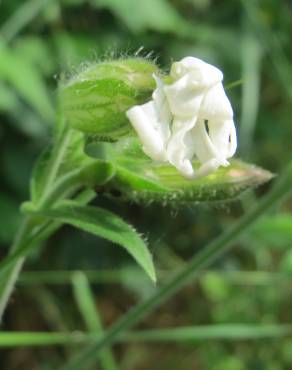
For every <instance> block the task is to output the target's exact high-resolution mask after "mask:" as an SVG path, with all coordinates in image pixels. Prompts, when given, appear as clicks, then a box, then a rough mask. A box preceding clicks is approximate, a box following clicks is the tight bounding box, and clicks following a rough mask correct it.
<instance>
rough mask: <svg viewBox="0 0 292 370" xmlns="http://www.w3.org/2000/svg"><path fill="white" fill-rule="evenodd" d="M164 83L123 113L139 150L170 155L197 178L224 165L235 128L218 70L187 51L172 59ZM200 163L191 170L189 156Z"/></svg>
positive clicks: (155, 156) (232, 145)
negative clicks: (169, 79) (148, 98)
mask: <svg viewBox="0 0 292 370" xmlns="http://www.w3.org/2000/svg"><path fill="white" fill-rule="evenodd" d="M170 76H171V77H172V78H173V80H174V82H173V83H172V84H170V85H167V84H164V83H163V82H162V81H161V80H160V79H159V78H158V77H157V76H154V78H155V80H156V84H157V87H156V89H155V90H154V92H153V94H152V100H151V101H150V102H148V103H146V104H143V105H136V106H134V107H132V108H130V109H129V110H128V111H127V112H126V114H127V117H128V118H129V120H130V122H131V124H132V126H133V128H134V129H135V131H136V132H137V134H138V136H139V138H140V140H141V142H142V145H143V151H144V153H145V154H147V155H148V156H149V157H150V158H152V159H153V160H156V161H168V162H169V163H171V164H172V165H173V166H175V167H176V168H177V170H178V171H179V172H180V173H181V174H182V175H183V176H185V177H188V178H198V177H202V176H207V175H208V174H210V173H212V172H214V171H215V170H216V169H217V168H218V167H219V166H228V165H229V162H228V161H227V159H228V158H230V157H232V156H233V155H234V153H235V151H236V146H237V142H236V131H235V126H234V122H233V111H232V107H231V104H230V102H229V100H228V98H227V96H226V94H225V91H224V88H223V85H222V80H223V74H222V72H221V71H220V70H219V69H218V68H216V67H214V66H212V65H210V64H207V63H205V62H203V61H202V60H200V59H197V58H193V57H186V58H184V59H182V60H181V61H180V62H176V63H173V65H172V67H171V71H170ZM194 158H197V159H198V160H199V161H200V163H201V167H200V168H199V169H198V170H196V171H195V170H194V169H193V166H192V160H193V159H194Z"/></svg>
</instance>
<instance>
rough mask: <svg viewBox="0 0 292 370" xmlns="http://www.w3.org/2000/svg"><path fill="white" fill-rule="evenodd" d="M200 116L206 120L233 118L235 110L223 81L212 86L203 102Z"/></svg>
mask: <svg viewBox="0 0 292 370" xmlns="http://www.w3.org/2000/svg"><path fill="white" fill-rule="evenodd" d="M199 114H200V117H201V118H202V119H206V120H216V121H218V120H226V119H229V120H230V119H232V118H233V110H232V107H231V104H230V102H229V99H228V98H227V96H226V94H225V91H224V88H223V86H222V84H221V83H219V84H217V85H215V86H213V87H211V88H210V89H209V90H208V91H207V93H206V95H205V97H204V100H203V102H202V106H201V109H200V113H199Z"/></svg>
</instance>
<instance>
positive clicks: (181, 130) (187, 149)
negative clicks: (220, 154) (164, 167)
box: [167, 117, 197, 177]
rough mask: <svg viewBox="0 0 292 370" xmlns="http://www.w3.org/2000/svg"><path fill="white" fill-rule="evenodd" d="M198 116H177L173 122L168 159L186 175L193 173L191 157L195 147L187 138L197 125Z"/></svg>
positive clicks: (168, 146)
mask: <svg viewBox="0 0 292 370" xmlns="http://www.w3.org/2000/svg"><path fill="white" fill-rule="evenodd" d="M196 121H197V117H192V118H190V119H181V118H176V119H174V120H173V124H172V135H171V138H170V139H169V142H168V145H167V159H168V161H169V162H170V163H171V164H172V165H174V166H175V167H176V168H177V169H178V170H179V171H180V172H181V173H182V174H183V175H184V176H187V177H189V176H191V175H192V174H193V172H194V171H193V167H192V163H191V159H192V157H193V155H194V148H193V147H192V146H190V145H189V142H188V140H187V137H188V133H189V132H190V131H191V129H192V128H193V127H194V126H195V125H196Z"/></svg>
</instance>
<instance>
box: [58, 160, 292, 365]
mask: <svg viewBox="0 0 292 370" xmlns="http://www.w3.org/2000/svg"><path fill="white" fill-rule="evenodd" d="M291 190H292V162H291V163H290V164H289V166H288V167H287V168H286V171H285V172H284V173H283V175H282V176H281V177H280V178H279V179H278V181H277V183H276V184H275V185H274V187H273V189H272V190H271V192H270V193H269V194H268V195H266V196H265V197H264V198H263V199H261V200H260V201H259V202H258V203H257V204H256V205H255V206H254V207H253V208H252V209H251V210H250V211H249V212H247V213H246V214H245V215H244V216H243V217H241V219H240V220H239V221H238V222H236V223H235V224H234V225H232V226H231V227H230V228H229V229H228V230H227V231H226V232H225V233H223V234H221V235H220V236H219V237H218V238H216V239H215V240H214V241H213V242H211V243H210V244H209V245H208V246H207V247H206V248H205V249H203V250H202V251H201V252H199V253H198V254H197V255H196V256H195V257H194V258H193V259H192V260H191V261H190V262H189V263H188V264H187V265H186V266H185V267H184V268H183V269H182V270H181V271H180V272H179V273H178V274H177V275H175V276H174V277H173V278H172V279H171V280H170V281H169V282H168V283H167V284H166V285H164V286H162V287H161V288H159V289H158V290H157V291H156V292H155V293H154V294H153V295H152V296H150V297H149V298H148V299H146V300H145V301H142V302H141V303H138V304H137V305H136V306H135V307H134V308H132V310H130V311H129V312H128V313H127V314H126V315H124V316H123V317H122V318H121V319H120V320H119V321H118V322H117V323H116V324H114V325H113V326H112V327H111V328H110V329H109V330H108V331H107V332H106V333H105V334H104V336H103V337H102V338H101V339H100V341H99V342H98V343H95V344H93V345H92V346H90V347H88V348H85V350H83V351H82V352H81V353H79V354H78V355H77V356H75V357H73V358H72V359H71V361H69V363H68V364H66V365H64V366H63V367H62V368H61V370H81V369H83V368H84V367H87V366H90V364H92V363H93V362H94V361H95V360H96V358H97V356H98V353H99V351H100V350H102V349H103V348H105V347H106V346H108V345H110V344H112V343H113V342H114V340H115V339H116V338H117V337H118V336H119V335H121V334H122V333H123V332H125V331H126V330H128V329H129V328H130V327H132V326H133V325H134V324H136V323H137V322H138V321H140V320H141V319H142V318H143V317H145V316H146V315H147V314H149V313H150V312H152V311H153V310H154V309H155V308H156V307H157V306H159V305H161V304H162V303H163V302H165V301H166V300H167V299H168V298H170V297H171V296H173V295H174V294H175V293H176V292H177V291H178V290H179V289H181V288H182V287H183V286H185V285H186V284H188V283H189V282H190V281H193V280H194V279H195V278H197V277H198V276H199V273H200V272H201V271H202V269H204V268H206V267H207V266H210V265H211V264H212V263H213V262H215V261H216V260H218V259H219V258H220V257H222V256H223V255H224V254H225V253H226V252H227V251H228V250H230V249H231V247H232V246H234V245H235V244H234V243H235V242H236V241H237V240H238V239H239V237H240V236H242V235H243V233H244V232H245V231H246V230H247V229H248V228H249V227H250V226H251V225H252V224H253V223H254V222H255V221H256V220H257V219H258V218H259V217H260V216H262V215H263V214H264V213H265V212H266V211H267V210H268V209H269V208H271V207H273V206H274V205H275V204H276V203H277V202H279V201H280V200H282V199H283V198H284V197H286V196H287V195H288V194H290V193H291Z"/></svg>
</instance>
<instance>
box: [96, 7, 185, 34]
mask: <svg viewBox="0 0 292 370" xmlns="http://www.w3.org/2000/svg"><path fill="white" fill-rule="evenodd" d="M92 3H93V4H95V5H96V6H97V7H99V8H102V7H104V8H108V9H110V10H111V11H112V12H113V13H114V14H115V15H116V16H117V17H118V18H119V19H121V20H122V21H123V22H124V23H125V24H126V25H127V26H128V27H129V28H130V29H131V30H132V31H133V32H139V31H140V32H141V31H144V30H147V29H152V30H156V31H161V32H169V31H172V32H175V33H179V32H180V31H181V30H182V29H184V28H186V22H185V21H184V19H183V18H182V17H180V15H179V13H178V12H177V11H176V9H175V8H174V7H173V6H172V5H171V4H169V3H168V2H167V1H166V0H147V1H137V0H123V1H121V0H93V1H92Z"/></svg>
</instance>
